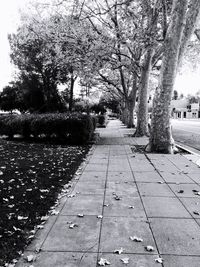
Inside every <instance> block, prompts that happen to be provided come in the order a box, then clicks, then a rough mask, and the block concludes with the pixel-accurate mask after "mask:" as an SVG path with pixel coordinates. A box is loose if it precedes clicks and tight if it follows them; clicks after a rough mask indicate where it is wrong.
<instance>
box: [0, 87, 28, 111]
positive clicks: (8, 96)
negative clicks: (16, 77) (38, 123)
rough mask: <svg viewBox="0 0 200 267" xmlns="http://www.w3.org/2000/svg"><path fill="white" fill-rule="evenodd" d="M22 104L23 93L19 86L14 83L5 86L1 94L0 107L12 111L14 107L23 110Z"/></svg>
mask: <svg viewBox="0 0 200 267" xmlns="http://www.w3.org/2000/svg"><path fill="white" fill-rule="evenodd" d="M22 105H23V101H22V95H21V94H20V92H19V90H18V88H16V87H15V86H12V85H8V86H6V87H4V88H3V91H2V92H1V94H0V109H2V110H4V111H11V112H12V110H14V109H20V110H22V109H23V108H22Z"/></svg>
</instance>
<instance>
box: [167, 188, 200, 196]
mask: <svg viewBox="0 0 200 267" xmlns="http://www.w3.org/2000/svg"><path fill="white" fill-rule="evenodd" d="M169 186H170V188H171V189H172V191H173V192H174V193H175V194H176V195H177V196H178V197H196V198H199V199H200V196H198V195H195V193H194V192H193V191H192V190H197V191H200V186H199V185H196V184H169ZM181 190H183V193H181V192H182V191H181Z"/></svg>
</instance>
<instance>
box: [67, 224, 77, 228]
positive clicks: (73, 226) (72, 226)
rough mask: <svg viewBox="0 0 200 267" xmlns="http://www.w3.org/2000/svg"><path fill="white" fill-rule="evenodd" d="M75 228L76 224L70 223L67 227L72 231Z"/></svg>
mask: <svg viewBox="0 0 200 267" xmlns="http://www.w3.org/2000/svg"><path fill="white" fill-rule="evenodd" d="M75 227H78V224H76V223H71V224H70V225H69V228H70V229H74V228H75Z"/></svg>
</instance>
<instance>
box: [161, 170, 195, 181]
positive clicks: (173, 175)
mask: <svg viewBox="0 0 200 267" xmlns="http://www.w3.org/2000/svg"><path fill="white" fill-rule="evenodd" d="M160 175H161V176H162V178H163V179H164V180H165V182H166V183H180V184H194V183H195V182H194V181H193V180H192V179H191V178H190V177H188V176H187V175H186V174H184V173H180V172H161V173H160Z"/></svg>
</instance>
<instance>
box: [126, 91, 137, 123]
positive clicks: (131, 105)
mask: <svg viewBox="0 0 200 267" xmlns="http://www.w3.org/2000/svg"><path fill="white" fill-rule="evenodd" d="M136 93H137V88H136V87H134V88H133V89H132V90H131V93H130V95H129V101H128V110H129V117H128V125H127V126H128V128H134V127H135V123H134V109H135V101H136Z"/></svg>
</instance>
